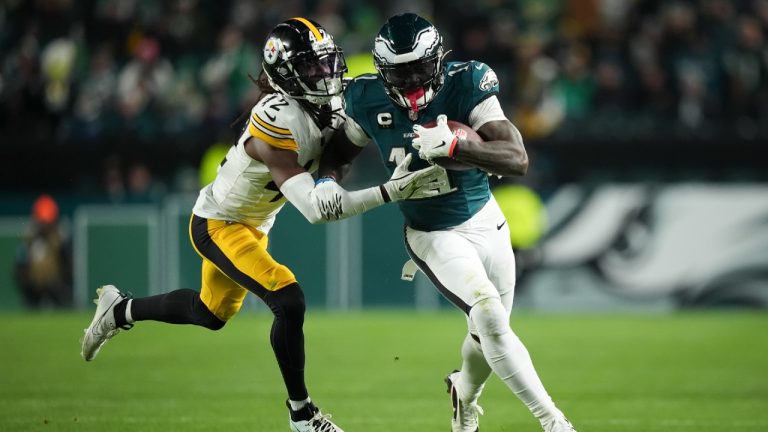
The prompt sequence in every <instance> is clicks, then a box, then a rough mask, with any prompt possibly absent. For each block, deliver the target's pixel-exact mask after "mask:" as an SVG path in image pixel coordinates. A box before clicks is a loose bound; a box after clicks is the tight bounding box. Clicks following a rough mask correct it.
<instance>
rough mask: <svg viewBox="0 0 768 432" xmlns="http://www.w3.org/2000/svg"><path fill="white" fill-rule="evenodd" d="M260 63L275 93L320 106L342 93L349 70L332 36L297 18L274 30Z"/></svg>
mask: <svg viewBox="0 0 768 432" xmlns="http://www.w3.org/2000/svg"><path fill="white" fill-rule="evenodd" d="M261 64H262V68H263V69H264V73H265V74H266V75H267V78H268V79H269V83H270V85H271V86H272V87H273V88H274V89H275V90H277V91H278V92H280V93H283V94H285V95H286V96H289V97H292V98H294V99H299V100H305V101H307V102H309V103H310V104H312V105H315V106H318V107H322V106H328V105H329V103H330V101H331V99H332V98H333V97H335V96H338V95H340V94H341V92H342V77H343V75H344V73H345V72H346V71H347V65H346V62H345V61H344V53H343V52H342V50H341V48H339V47H338V46H336V44H335V43H334V42H333V37H332V36H331V35H330V34H329V33H328V32H326V31H325V29H324V28H322V27H321V26H320V25H319V24H318V23H316V22H314V21H312V20H308V19H306V18H298V17H297V18H291V19H289V20H287V21H285V22H282V23H280V24H278V25H277V26H276V27H275V28H274V29H272V31H271V32H270V33H269V36H267V41H266V43H265V44H264V53H263V60H262V63H261Z"/></svg>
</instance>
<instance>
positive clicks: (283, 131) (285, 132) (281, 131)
mask: <svg viewBox="0 0 768 432" xmlns="http://www.w3.org/2000/svg"><path fill="white" fill-rule="evenodd" d="M253 119H254V120H256V122H257V123H259V124H260V125H262V126H264V128H265V129H269V130H271V131H272V132H277V133H279V134H281V135H290V134H291V131H290V130H289V129H283V128H279V127H277V126H272V125H271V124H269V123H267V122H265V121H264V120H262V119H261V117H259V115H258V114H256V113H253Z"/></svg>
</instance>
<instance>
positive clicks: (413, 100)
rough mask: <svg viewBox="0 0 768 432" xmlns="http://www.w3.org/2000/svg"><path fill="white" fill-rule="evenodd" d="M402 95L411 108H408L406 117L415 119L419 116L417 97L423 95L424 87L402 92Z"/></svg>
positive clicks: (419, 97)
mask: <svg viewBox="0 0 768 432" xmlns="http://www.w3.org/2000/svg"><path fill="white" fill-rule="evenodd" d="M403 96H405V98H406V99H408V103H410V105H411V109H409V110H408V118H409V119H411V120H416V119H417V118H418V117H419V99H421V98H423V97H424V87H419V88H418V89H416V90H413V91H409V92H407V93H404V94H403Z"/></svg>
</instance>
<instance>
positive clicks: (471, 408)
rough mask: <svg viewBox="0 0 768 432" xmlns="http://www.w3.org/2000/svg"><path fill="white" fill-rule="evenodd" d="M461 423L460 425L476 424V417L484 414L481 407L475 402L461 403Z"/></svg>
mask: <svg viewBox="0 0 768 432" xmlns="http://www.w3.org/2000/svg"><path fill="white" fill-rule="evenodd" d="M461 406H462V408H461V411H462V412H461V413H460V415H461V424H462V426H477V423H478V417H479V416H481V415H483V414H485V412H483V407H481V406H480V405H478V404H477V402H472V403H463V402H462V403H461Z"/></svg>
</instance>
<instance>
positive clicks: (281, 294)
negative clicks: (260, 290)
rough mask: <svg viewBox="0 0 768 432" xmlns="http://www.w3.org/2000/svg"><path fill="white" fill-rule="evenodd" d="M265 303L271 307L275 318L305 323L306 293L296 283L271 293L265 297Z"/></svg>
mask: <svg viewBox="0 0 768 432" xmlns="http://www.w3.org/2000/svg"><path fill="white" fill-rule="evenodd" d="M264 303H266V304H267V306H269V308H270V309H271V310H272V313H274V314H275V317H278V318H286V319H288V320H291V321H296V320H299V321H302V322H303V321H304V312H305V311H306V309H307V306H306V303H305V302H304V291H302V289H301V287H300V286H299V284H298V283H296V282H294V283H292V284H290V285H288V286H286V287H284V288H281V289H279V290H277V291H271V292H269V293H268V294H267V295H266V296H264Z"/></svg>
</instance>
